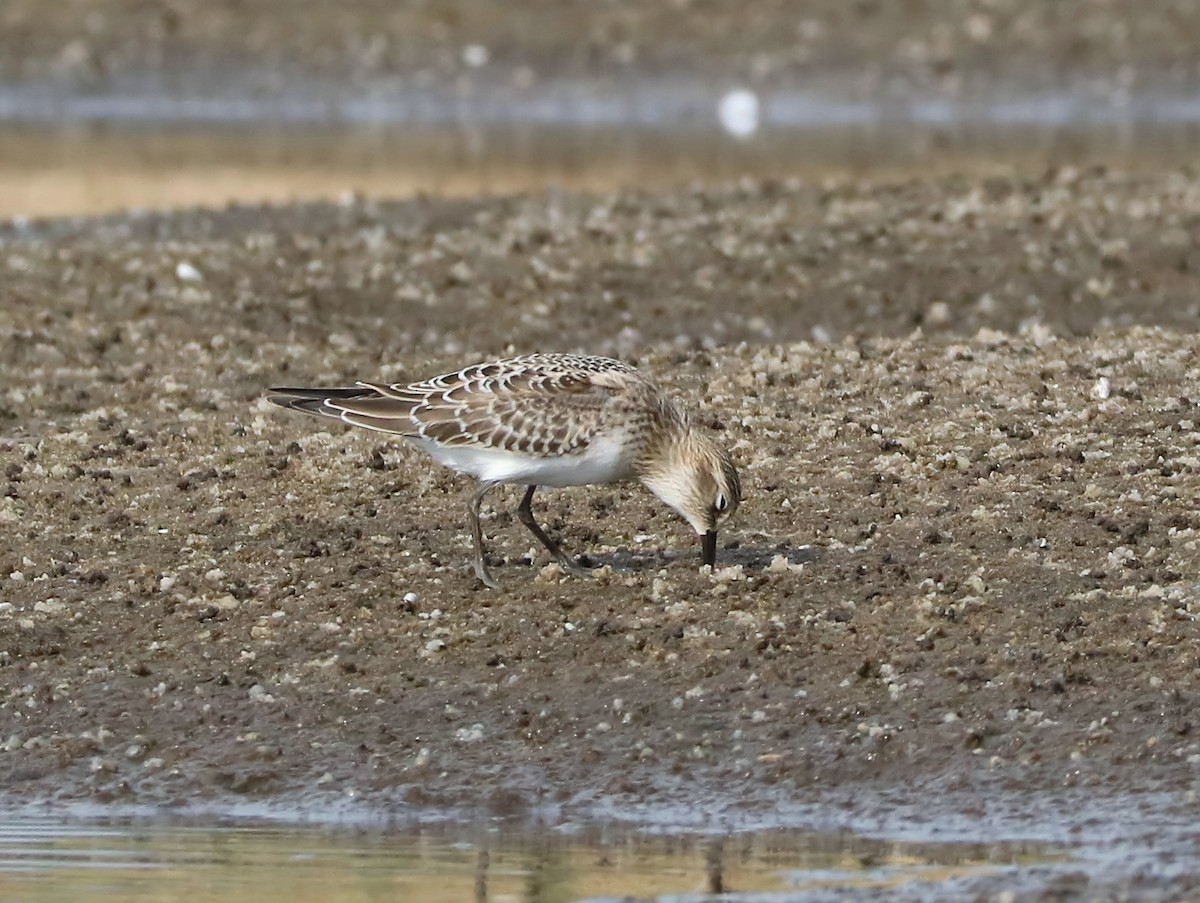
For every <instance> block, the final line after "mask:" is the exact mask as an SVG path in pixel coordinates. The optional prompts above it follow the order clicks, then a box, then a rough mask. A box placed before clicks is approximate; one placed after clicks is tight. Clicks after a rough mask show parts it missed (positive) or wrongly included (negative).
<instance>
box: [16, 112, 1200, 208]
mask: <svg viewBox="0 0 1200 903" xmlns="http://www.w3.org/2000/svg"><path fill="white" fill-rule="evenodd" d="M993 112H995V113H996V115H997V116H1001V117H1002V114H1003V113H1004V111H1003V110H1002V109H998V110H996V111H993ZM1198 146H1200V116H1198V117H1197V121H1191V120H1186V121H1175V120H1173V119H1170V118H1167V119H1164V120H1162V121H1138V122H1137V124H1136V127H1133V126H1131V125H1129V124H1128V123H1126V122H1124V121H1121V120H1109V119H1103V118H1102V119H1099V120H1093V119H1088V118H1086V117H1084V118H1082V119H1071V118H1068V119H1067V120H1066V121H1062V122H1057V121H1055V122H1046V123H1043V122H1041V121H1039V120H1038V118H1037V117H1036V116H1031V117H1030V118H1028V119H1018V120H1017V121H1008V120H1006V119H1003V118H999V119H996V120H995V121H993V120H988V119H986V118H981V119H968V120H956V119H951V120H949V121H942V120H940V119H938V118H936V117H934V118H932V119H930V120H928V121H927V120H925V119H921V118H913V117H911V116H909V117H901V118H899V119H891V120H889V119H886V118H883V119H880V118H874V119H872V118H867V119H863V120H862V121H859V120H858V119H855V118H851V119H849V120H848V121H846V122H837V121H828V122H825V123H823V124H820V125H819V126H813V127H808V126H804V125H800V126H793V125H785V126H782V127H780V126H777V127H775V128H773V129H770V128H768V129H765V130H763V131H760V132H759V133H758V134H756V135H755V136H754V137H753V139H752V140H738V139H737V138H736V137H733V136H731V135H729V134H727V133H726V132H724V131H723V130H722V129H721V128H720V127H718V126H717V125H716V123H715V122H712V121H709V120H707V119H705V120H703V121H700V122H698V123H696V124H694V125H693V126H684V127H678V128H675V127H672V128H651V127H645V126H618V125H604V124H583V125H556V124H537V123H534V124H525V125H515V124H511V123H510V124H503V123H499V124H491V125H486V126H484V125H481V124H478V123H461V124H453V125H439V124H432V125H429V124H426V125H418V126H409V127H404V128H400V127H397V126H377V127H376V126H370V125H361V124H359V125H352V126H342V127H336V128H335V127H331V126H329V125H311V126H298V125H297V126H290V127H289V126H286V125H276V126H255V125H252V124H242V125H231V124H229V123H224V124H221V123H214V124H209V125H194V124H162V123H159V124H157V125H155V124H153V123H141V124H135V125H129V124H128V123H126V124H122V125H119V126H114V125H106V124H95V123H92V124H87V123H76V124H74V125H63V126H54V125H49V124H28V123H27V124H23V125H21V124H15V123H10V124H6V125H5V127H4V128H3V129H0V218H3V217H12V216H18V215H24V216H55V215H75V214H90V213H103V212H111V211H116V210H123V209H128V208H143V209H166V208H176V207H188V206H208V207H212V206H217V207H219V206H223V205H225V204H227V203H230V202H238V203H249V204H257V203H264V202H285V201H294V200H332V199H336V198H338V197H339V196H341V195H344V194H345V193H346V192H351V191H354V192H361V193H363V194H366V195H369V196H372V197H379V198H396V197H411V196H414V195H418V194H426V195H439V196H473V195H479V194H508V193H513V192H520V191H542V190H544V189H545V188H546V187H547V186H548V185H557V186H559V187H562V188H569V189H579V190H588V191H602V190H611V189H613V188H621V187H636V188H654V189H668V188H679V187H681V186H685V185H687V184H688V183H690V182H694V181H697V180H705V181H723V180H724V181H727V180H732V179H736V178H738V177H741V176H743V175H750V176H755V177H771V178H791V177H799V178H805V179H818V178H823V177H826V176H829V175H862V174H866V173H869V174H871V175H872V176H873V177H887V176H889V175H897V174H900V175H902V174H907V173H912V172H920V173H922V174H929V173H930V172H936V171H939V170H941V171H954V172H966V173H992V172H996V171H999V170H1011V169H1016V170H1018V171H1026V172H1031V173H1040V172H1041V171H1043V170H1044V169H1045V168H1046V167H1047V166H1051V165H1060V164H1066V163H1069V164H1071V165H1080V164H1085V163H1088V162H1100V163H1107V164H1112V165H1116V166H1121V167H1124V168H1130V169H1135V170H1136V169H1138V168H1144V169H1157V168H1161V167H1164V166H1175V165H1181V164H1184V163H1187V162H1190V161H1192V160H1194V159H1195V152H1196V149H1197V147H1198Z"/></svg>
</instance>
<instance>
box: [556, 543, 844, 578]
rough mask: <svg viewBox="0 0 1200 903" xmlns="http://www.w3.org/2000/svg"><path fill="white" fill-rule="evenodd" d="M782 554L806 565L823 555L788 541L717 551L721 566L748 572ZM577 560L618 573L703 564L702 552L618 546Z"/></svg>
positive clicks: (790, 559)
mask: <svg viewBox="0 0 1200 903" xmlns="http://www.w3.org/2000/svg"><path fill="white" fill-rule="evenodd" d="M779 556H783V557H784V558H785V559H786V560H787V563H788V564H806V563H808V562H812V561H817V560H818V559H819V558H820V554H819V553H818V551H817V550H816V549H815V548H813V547H812V546H808V545H803V546H796V545H792V544H791V543H786V542H780V543H775V544H773V545H766V544H760V543H738V544H736V545H732V546H730V547H728V548H724V549H721V550H720V551H718V552H717V568H718V569H720V568H727V567H736V566H738V565H741V566H742V567H743V568H744V569H745V570H747V571H761V570H765V569H766V568H767V567H768V566H770V564H771V563H772V562H773V561H774V560H775V559H776V558H778V557H779ZM577 560H578V561H579V563H580V564H582V565H583V566H584V567H589V568H600V567H604V566H605V565H608V566H610V567H611V568H612V569H613V570H614V571H616V572H618V573H622V572H624V573H630V572H638V571H656V570H658V569H659V568H664V567H668V566H671V565H674V564H676V563H678V562H684V563H687V562H692V563H694V564H695V565H696V566H697V567H699V565H700V551H699V549H696V550H687V549H683V550H675V549H665V550H654V551H650V550H647V551H645V552H641V551H632V550H630V549H618V550H617V551H615V552H604V553H602V554H584V555H580V556H578V558H577Z"/></svg>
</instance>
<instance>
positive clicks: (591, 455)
mask: <svg viewBox="0 0 1200 903" xmlns="http://www.w3.org/2000/svg"><path fill="white" fill-rule="evenodd" d="M412 441H413V442H415V443H416V444H417V445H419V446H420V447H421V448H423V449H424V450H425V451H427V452H428V453H429V454H430V455H431V456H432V457H433V459H434V460H435V461H437V462H438V463H439V464H444V465H445V466H446V467H449V468H451V469H452V470H457V471H458V472H459V473H465V474H470V475H471V476H473V477H475V478H477V479H479V480H483V481H485V482H498V483H524V484H527V485H535V486H585V485H587V484H589V483H614V482H617V481H619V480H627V479H629V478H630V477H631V476H633V456H632V455H631V454H630V453H629V449H628V446H626V445H625V444H624V443H623V442H620V441H612V440H608V441H605V440H600V441H593V442H592V443H591V444H590V445H589V446H588V447H587V448H586V449H585V450H584V451H583V452H582V453H580V454H577V455H570V456H565V457H554V456H550V457H535V456H533V455H525V454H522V453H520V452H511V451H504V450H503V449H494V448H478V447H472V446H461V445H460V446H451V447H446V446H443V445H438V444H437V443H436V442H432V441H430V440H428V439H419V438H414V439H413V440H412Z"/></svg>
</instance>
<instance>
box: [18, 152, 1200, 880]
mask: <svg viewBox="0 0 1200 903" xmlns="http://www.w3.org/2000/svg"><path fill="white" fill-rule="evenodd" d="M0 270H2V271H3V281H2V288H0V299H2V303H3V311H4V317H5V322H4V325H3V328H2V329H0V387H2V388H0V437H2V438H0V461H2V466H3V481H0V486H3V487H4V492H3V494H2V497H0V523H2V524H3V530H2V531H0V724H2V725H3V731H2V736H0V781H2V783H3V786H4V787H5V789H6V790H7V791H8V792H9V793H10V794H15V795H17V796H18V797H24V798H28V799H35V798H39V799H40V798H52V799H60V800H68V799H75V800H91V801H101V802H103V801H110V802H125V803H149V804H184V803H194V802H195V801H197V800H205V799H207V800H230V799H241V800H281V799H282V800H291V801H294V802H299V803H300V804H302V805H307V806H317V807H320V806H326V805H333V804H334V803H335V802H336V801H337V800H345V799H347V798H349V797H351V796H352V797H353V798H355V799H357V800H360V801H365V802H367V803H369V804H370V805H372V806H374V807H377V808H378V809H380V810H381V811H389V810H390V811H397V812H400V811H405V810H406V808H407V807H411V806H432V807H456V806H482V807H483V808H484V809H485V810H486V811H488V812H492V813H495V814H506V815H524V814H528V813H531V812H534V811H537V810H538V807H540V806H543V805H546V804H556V805H567V806H575V807H579V808H581V809H585V808H586V807H587V806H589V805H593V804H598V803H600V802H601V801H604V802H606V804H607V803H612V801H621V800H624V801H627V802H636V803H639V804H655V803H663V804H667V803H670V802H672V801H676V802H678V801H686V800H693V801H694V800H696V799H710V800H712V801H713V804H714V805H718V804H721V805H734V806H735V807H737V808H739V809H740V810H742V811H757V812H768V811H770V810H771V809H772V808H773V807H775V806H778V805H782V804H783V803H785V802H786V801H788V800H802V799H805V798H806V797H807V796H809V795H811V794H813V793H817V792H821V793H826V792H830V791H834V792H837V791H842V792H845V793H847V794H850V795H851V796H853V793H854V791H855V788H860V787H861V788H870V787H873V788H879V787H888V786H891V787H901V786H903V787H908V788H923V791H922V792H927V793H930V794H936V795H938V796H942V795H946V794H952V793H955V792H957V793H959V795H960V796H962V795H967V796H970V797H971V798H975V799H984V800H986V799H987V798H989V797H988V794H1000V795H1002V794H1003V793H1004V792H1006V791H1015V790H1018V789H1019V790H1021V791H1022V792H1036V791H1039V790H1046V791H1049V790H1051V789H1058V790H1061V789H1062V788H1063V787H1064V786H1065V787H1068V788H1078V789H1080V790H1081V791H1083V792H1086V793H1088V794H1094V795H1103V794H1114V793H1124V792H1129V791H1138V792H1141V791H1146V790H1154V791H1156V792H1162V793H1166V794H1167V795H1168V796H1169V797H1170V798H1171V799H1174V800H1177V801H1180V802H1181V804H1182V803H1186V804H1187V805H1190V804H1191V801H1193V800H1194V795H1195V793H1196V791H1197V789H1200V788H1198V786H1197V775H1198V773H1200V771H1198V769H1200V764H1198V763H1200V741H1198V739H1197V733H1196V726H1195V725H1194V724H1193V723H1192V722H1193V720H1194V719H1195V708H1196V699H1197V692H1198V689H1200V658H1198V655H1197V648H1198V647H1197V639H1198V638H1200V637H1198V634H1200V628H1198V627H1197V623H1196V618H1197V616H1200V601H1198V596H1197V574H1198V573H1200V547H1198V542H1200V515H1197V513H1196V510H1195V503H1194V498H1195V496H1196V493H1197V489H1198V487H1200V443H1198V441H1197V424H1198V423H1200V410H1198V407H1200V361H1198V360H1197V355H1196V351H1195V340H1194V336H1193V333H1194V330H1195V328H1196V326H1197V319H1198V317H1200V291H1198V289H1200V279H1198V277H1197V273H1198V272H1200V181H1198V180H1197V179H1196V178H1195V176H1194V175H1188V174H1185V173H1168V174H1163V175H1161V176H1158V177H1146V176H1141V177H1131V176H1125V175H1122V174H1119V173H1105V172H1102V171H1091V172H1084V173H1079V172H1072V171H1059V172H1053V173H1049V174H1047V175H1046V176H1045V177H1043V178H1039V179H1015V178H1014V179H995V180H991V181H987V182H983V183H980V182H967V181H963V180H958V179H953V178H946V179H936V180H911V181H906V182H896V183H887V184H870V183H856V184H849V183H828V184H821V185H803V184H795V185H792V184H773V183H772V184H761V183H747V184H743V185H739V186H737V187H731V188H728V189H724V190H719V189H711V190H709V189H706V190H696V191H693V192H689V193H683V194H667V195H653V194H638V193H621V194H614V195H597V196H582V195H571V194H559V193H553V194H547V195H536V196H528V197H521V198H513V199H507V200H488V201H477V202H468V201H414V202H410V203H396V204H378V205H377V204H373V203H369V202H354V203H349V204H346V205H343V206H337V207H335V206H295V207H286V208H265V209H233V210H229V211H225V212H218V213H204V212H190V213H180V214H173V215H161V216H138V217H113V218H110V219H100V220H94V219H93V220H77V221H70V220H57V221H46V222H43V223H34V224H32V225H27V226H22V227H13V226H10V227H5V228H4V229H3V231H0ZM535 349H537V350H550V349H563V350H586V351H589V352H595V353H610V354H619V355H621V356H623V357H625V358H626V359H628V360H630V361H633V362H635V363H637V364H638V365H639V366H641V367H643V368H645V369H646V370H647V371H648V372H650V373H652V374H653V375H654V376H655V377H656V378H657V379H658V380H659V381H660V382H661V383H662V384H663V385H664V386H665V387H667V388H669V389H670V390H671V391H672V392H674V393H676V394H677V395H678V396H680V397H681V398H684V399H686V400H687V401H688V402H689V403H690V404H691V405H693V406H694V407H695V408H697V409H699V410H701V411H702V412H703V414H702V417H703V419H704V421H705V422H707V423H709V424H710V425H711V427H712V428H713V429H714V430H716V431H718V432H719V435H720V436H721V437H722V438H723V441H725V442H726V443H727V444H728V446H729V447H730V448H731V449H733V452H734V454H735V456H736V458H737V460H738V462H739V464H740V466H741V468H742V471H743V479H744V483H745V488H746V501H745V503H744V505H743V507H742V508H741V510H740V511H739V512H738V516H737V519H736V521H735V522H734V523H733V524H732V525H731V527H730V528H729V529H728V530H727V531H726V532H725V533H724V534H723V536H722V540H723V545H724V546H725V548H724V551H723V552H722V555H721V559H720V562H719V567H718V569H717V570H716V571H715V572H714V573H708V572H706V571H704V570H702V569H701V568H700V567H699V566H698V564H699V562H698V549H697V548H696V545H695V542H694V537H693V536H691V535H690V533H689V530H688V529H687V528H686V527H685V526H684V525H683V524H682V523H680V522H679V521H678V520H677V519H676V518H674V517H673V516H671V515H670V514H669V513H668V512H666V511H665V510H664V509H663V508H662V506H661V505H660V504H658V503H657V501H655V500H654V499H652V498H651V497H649V496H648V495H647V494H645V493H643V492H642V491H640V490H638V489H636V488H633V487H603V488H592V489H580V490H571V491H561V492H559V491H548V492H545V493H544V494H543V495H542V496H541V501H540V516H541V518H542V520H543V522H544V523H546V524H547V525H548V527H549V528H550V530H551V532H553V533H555V534H557V535H559V536H560V537H561V538H562V540H563V542H564V544H565V545H566V546H567V547H568V548H569V549H570V550H572V551H574V552H576V553H578V554H586V556H587V557H588V558H589V559H590V560H591V562H592V563H594V564H597V565H603V567H602V568H601V570H600V571H599V573H598V575H597V576H596V577H595V578H594V579H592V580H587V581H580V580H577V579H572V578H567V577H563V576H561V575H560V574H559V573H558V572H557V568H556V566H553V565H549V564H548V562H547V558H546V556H545V554H544V553H543V552H541V551H540V550H538V549H534V548H531V538H530V537H529V536H528V534H527V533H526V532H525V531H524V528H523V527H522V526H521V525H520V523H519V522H518V521H517V520H516V519H515V518H514V516H513V509H514V507H515V504H516V501H517V498H516V495H515V493H513V492H509V493H507V495H506V494H505V493H503V492H498V493H496V494H495V495H494V496H493V497H492V504H491V506H490V508H489V509H488V522H487V532H488V542H489V545H490V548H491V550H492V553H493V561H494V564H495V568H494V570H495V573H496V575H497V577H498V578H499V579H500V580H501V581H502V583H503V585H504V588H503V590H502V591H500V592H490V591H487V590H485V589H484V588H482V587H481V586H480V585H479V584H478V582H477V581H476V580H475V578H474V577H473V575H472V573H471V571H470V568H469V564H468V562H469V557H470V550H469V539H468V535H467V532H466V529H465V509H464V498H463V492H464V489H465V488H466V487H465V485H464V483H463V482H461V481H459V480H458V479H456V478H454V477H453V475H452V474H450V473H449V472H447V471H443V470H440V469H438V468H436V467H435V466H433V465H432V464H430V463H428V462H427V461H426V460H425V459H424V458H423V457H422V456H421V455H420V454H419V453H418V452H417V451H415V450H413V449H409V448H407V447H405V446H403V445H401V444H396V443H389V442H385V441H383V439H382V438H381V437H379V436H377V435H374V434H369V433H361V432H353V433H352V432H349V431H345V430H342V429H341V428H334V429H332V430H331V431H326V429H325V428H324V427H323V426H322V424H320V423H319V422H317V421H313V420H309V419H307V418H303V417H298V416H295V415H288V414H287V413H286V412H282V411H278V410H277V409H273V408H269V407H268V406H267V405H265V403H263V402H262V401H261V398H260V395H261V392H262V391H263V389H264V388H265V387H267V386H269V385H272V384H278V383H293V384H294V383H307V382H318V383H319V382H331V383H341V382H344V381H346V380H351V379H353V378H356V377H364V378H378V377H383V378H386V379H389V380H398V379H404V378H410V377H411V378H416V377H423V376H426V375H429V374H431V373H433V372H438V371H440V370H442V369H445V368H449V367H454V366H457V365H459V364H461V363H463V362H466V361H470V360H474V359H478V358H483V357H487V356H492V355H499V354H503V353H507V352H509V351H511V350H519V351H525V350H535ZM968 791H969V792H968ZM972 794H976V795H975V796H972ZM1147 880H1148V879H1147ZM1178 880H1179V881H1183V880H1185V879H1183V878H1180V879H1178ZM1182 886H1183V885H1179V884H1176V885H1172V887H1174V888H1175V889H1176V890H1178V889H1179V888H1180V887H1182ZM1187 886H1190V885H1187ZM1180 892H1182V891H1180ZM1154 898H1155V899H1161V898H1166V897H1163V896H1156V897H1154Z"/></svg>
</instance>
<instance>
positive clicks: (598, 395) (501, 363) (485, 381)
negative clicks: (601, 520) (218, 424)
mask: <svg viewBox="0 0 1200 903" xmlns="http://www.w3.org/2000/svg"><path fill="white" fill-rule="evenodd" d="M270 391H271V394H270V395H268V396H267V400H268V401H271V402H273V403H275V404H277V405H280V406H282V407H285V408H289V409H291V410H294V411H302V412H304V413H306V414H315V415H317V416H320V417H330V418H333V419H335V420H341V421H342V422H343V423H348V424H350V425H352V426H361V427H366V428H367V429H371V430H378V431H380V432H383V433H393V434H395V435H398V436H402V437H404V438H405V439H408V440H410V441H412V442H413V443H415V444H416V445H418V446H420V447H421V448H423V449H424V450H425V451H426V452H428V453H429V454H430V456H432V457H433V459H434V460H435V461H437V462H438V463H439V464H444V465H445V466H447V467H450V468H452V469H453V470H456V471H458V472H459V473H465V474H469V475H471V476H473V477H475V478H476V479H478V480H479V481H480V484H481V485H480V486H479V488H478V489H476V490H475V491H474V492H473V493H472V495H471V500H470V505H469V507H468V510H469V511H470V517H471V536H472V538H473V539H474V541H475V562H474V564H475V573H476V574H477V575H478V577H479V579H480V580H482V581H483V582H484V583H485V584H486V585H487V586H489V587H493V588H495V587H496V586H497V584H496V581H495V579H494V578H493V577H492V575H491V572H490V571H489V570H488V568H487V564H486V563H485V561H484V555H483V531H482V529H481V527H480V525H479V506H480V503H481V502H482V501H483V497H484V496H485V495H486V494H487V493H488V492H489V491H490V490H491V489H493V488H495V487H496V486H498V485H499V484H501V483H517V484H520V485H524V486H527V487H528V488H527V489H526V490H525V496H524V498H523V499H522V500H521V504H520V507H518V508H517V515H518V516H519V517H520V519H521V522H522V523H523V524H525V526H526V527H528V528H529V530H530V532H531V533H533V535H534V536H536V537H537V538H538V541H539V542H540V543H541V544H542V545H543V546H545V547H546V549H547V550H549V552H550V554H551V555H553V556H554V558H555V560H556V561H558V563H559V565H561V566H562V567H563V568H564V569H566V570H568V571H571V572H572V573H576V574H583V573H586V572H587V570H586V568H583V567H581V566H580V565H579V564H577V563H576V562H575V561H574V560H572V559H571V558H569V557H568V556H567V555H566V554H564V553H563V551H562V549H560V548H559V546H558V543H556V542H555V541H554V540H553V539H551V538H550V537H549V536H548V535H546V533H545V531H544V530H542V528H541V527H540V526H538V523H537V521H536V520H535V519H534V516H533V511H532V509H531V507H530V504H531V502H532V501H533V494H534V492H535V491H536V490H537V488H538V487H539V486H555V487H561V486H583V485H587V484H591V483H613V482H619V481H624V480H637V481H639V482H640V483H642V485H644V486H645V487H646V488H647V489H649V490H650V491H651V492H652V493H654V494H655V495H656V496H658V497H659V498H660V499H662V500H663V501H664V502H666V503H667V504H668V505H669V506H670V507H671V508H673V509H675V511H677V512H678V513H679V514H680V515H682V517H683V518H684V520H686V521H687V522H688V523H689V524H690V525H691V526H692V528H693V529H694V530H695V531H696V533H697V534H698V535H699V536H700V537H701V541H702V555H703V561H704V563H705V564H707V565H712V564H714V563H715V561H716V555H717V529H718V528H719V527H720V526H721V525H722V524H724V523H725V521H726V520H727V519H728V518H729V516H730V515H731V514H733V512H734V511H735V510H736V509H737V506H738V503H739V502H741V500H742V488H741V483H740V482H739V481H738V474H737V470H736V469H735V468H734V466H733V460H732V458H731V457H730V456H729V452H728V451H726V450H725V449H724V448H722V447H720V446H719V445H717V444H716V443H715V442H714V441H713V440H712V438H711V437H710V436H709V435H707V434H706V433H705V432H702V431H701V430H700V429H699V428H697V427H696V425H695V424H694V423H693V422H692V419H691V418H690V416H689V415H688V413H687V412H686V411H685V410H684V409H683V408H681V407H679V406H678V405H677V404H676V403H675V402H673V401H672V400H671V399H669V398H667V397H665V396H664V395H662V394H661V393H660V392H659V390H658V389H657V388H656V387H655V385H654V383H653V382H651V381H650V380H649V379H648V378H647V377H646V376H644V375H643V374H641V373H639V372H638V371H637V370H635V369H634V368H633V367H631V366H629V365H628V364H625V363H622V362H621V361H616V360H611V359H609V358H604V357H590V356H584V355H574V354H528V355H524V356H521V357H513V358H508V359H506V360H498V361H490V362H486V363H480V364H474V365H472V366H470V367H466V368H464V369H462V370H459V371H458V372H457V373H447V374H444V375H442V376H435V377H433V378H432V379H427V380H424V381H423V382H417V383H410V384H403V383H399V384H394V385H386V384H383V383H370V382H360V383H358V384H357V385H354V386H349V387H342V388H275V389H271V390H270Z"/></svg>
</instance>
